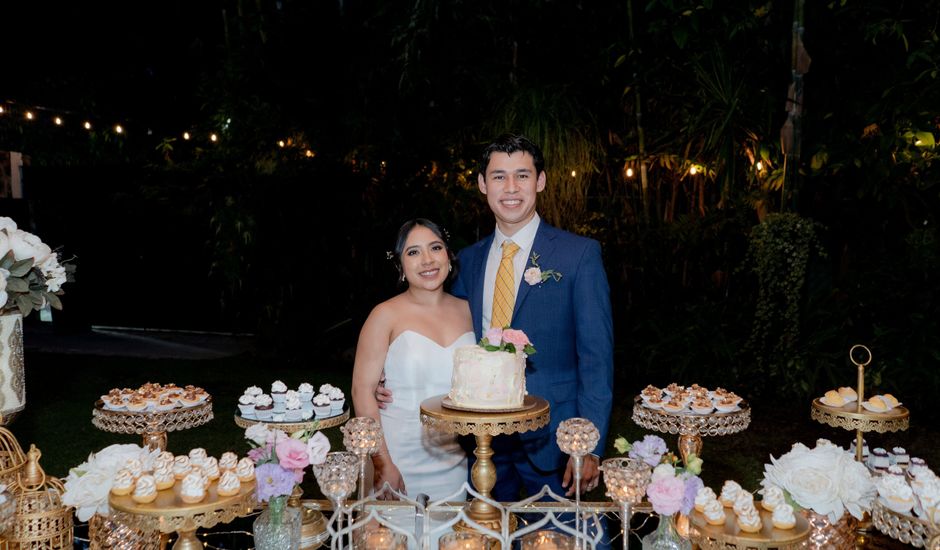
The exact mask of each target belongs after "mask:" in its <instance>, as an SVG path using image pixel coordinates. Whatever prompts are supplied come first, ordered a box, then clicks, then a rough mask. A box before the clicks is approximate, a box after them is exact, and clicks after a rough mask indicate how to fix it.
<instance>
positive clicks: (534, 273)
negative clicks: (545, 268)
mask: <svg viewBox="0 0 940 550" xmlns="http://www.w3.org/2000/svg"><path fill="white" fill-rule="evenodd" d="M522 278H523V279H525V282H527V283H529V285H537V284H539V283H541V282H542V270H541V269H539V268H537V267H530V268H529V269H526V270H525V273H524V274H523V275H522Z"/></svg>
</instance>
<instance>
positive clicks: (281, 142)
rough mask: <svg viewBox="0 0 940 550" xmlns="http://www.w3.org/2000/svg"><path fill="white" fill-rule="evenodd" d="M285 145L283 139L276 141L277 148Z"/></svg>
mask: <svg viewBox="0 0 940 550" xmlns="http://www.w3.org/2000/svg"><path fill="white" fill-rule="evenodd" d="M285 145H287V143H285V142H284V140H283V139H279V140H277V146H278V147H284V146H285Z"/></svg>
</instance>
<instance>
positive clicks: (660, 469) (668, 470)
mask: <svg viewBox="0 0 940 550" xmlns="http://www.w3.org/2000/svg"><path fill="white" fill-rule="evenodd" d="M675 475H676V469H675V468H673V467H672V464H660V465H659V466H656V468H654V469H653V477H652V478H651V479H650V483H655V482H656V481H657V480H659V479H663V478H665V477H675Z"/></svg>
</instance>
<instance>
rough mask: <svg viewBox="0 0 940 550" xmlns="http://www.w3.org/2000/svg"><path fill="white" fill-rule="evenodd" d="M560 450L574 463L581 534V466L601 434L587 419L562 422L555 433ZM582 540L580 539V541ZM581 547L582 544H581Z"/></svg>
mask: <svg viewBox="0 0 940 550" xmlns="http://www.w3.org/2000/svg"><path fill="white" fill-rule="evenodd" d="M555 438H556V439H557V440H558V448H560V449H561V451H562V452H563V453H565V454H567V455H569V456H570V457H571V458H572V460H573V461H574V508H575V516H574V524H575V525H574V526H575V530H577V531H578V532H579V533H580V532H581V464H582V462H583V461H584V455H586V454H588V453H590V452H591V451H593V450H594V448H595V447H597V442H598V441H599V440H600V438H601V434H600V432H599V431H597V427H596V426H595V425H594V423H593V422H591V421H590V420H588V419H587V418H569V419H568V420H564V421H562V423H561V424H559V425H558V429H557V430H556V431H555ZM579 540H580V539H579ZM579 546H580V544H579Z"/></svg>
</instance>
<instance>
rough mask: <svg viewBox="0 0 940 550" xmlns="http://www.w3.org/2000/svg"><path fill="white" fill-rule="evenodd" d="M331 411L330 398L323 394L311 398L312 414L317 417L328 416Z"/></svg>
mask: <svg viewBox="0 0 940 550" xmlns="http://www.w3.org/2000/svg"><path fill="white" fill-rule="evenodd" d="M332 410H333V406H332V401H331V400H330V396H329V395H327V394H325V393H318V394H317V395H316V396H314V398H313V412H314V413H316V415H317V416H318V417H321V418H322V417H325V416H330V413H331V411H332Z"/></svg>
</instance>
